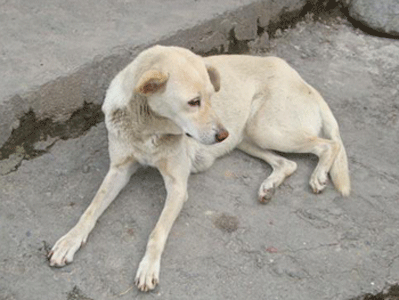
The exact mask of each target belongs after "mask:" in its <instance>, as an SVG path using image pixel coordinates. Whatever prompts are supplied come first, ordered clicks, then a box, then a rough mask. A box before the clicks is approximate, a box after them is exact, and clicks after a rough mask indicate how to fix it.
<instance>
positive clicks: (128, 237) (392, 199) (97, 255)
mask: <svg viewBox="0 0 399 300" xmlns="http://www.w3.org/2000/svg"><path fill="white" fill-rule="evenodd" d="M210 36H211V37H212V38H214V37H213V34H212V35H210ZM277 36H278V38H276V39H273V40H269V39H263V40H262V39H261V38H260V37H258V38H256V39H255V41H254V43H252V44H250V47H249V51H250V53H252V54H255V55H278V56H280V57H283V58H285V59H286V60H287V61H288V62H289V63H290V64H291V65H292V66H294V67H295V68H296V69H297V70H298V71H299V73H300V74H302V76H303V77H304V78H305V79H306V80H307V81H308V82H309V83H310V84H312V85H313V86H314V87H316V88H317V89H318V90H319V91H320V92H321V94H322V95H323V96H324V97H325V99H326V100H327V102H328V103H329V104H330V107H331V108H332V110H333V112H334V114H335V116H336V117H337V119H338V122H339V124H340V128H341V135H342V138H343V140H344V144H345V145H346V149H347V152H348V157H349V163H350V171H351V177H352V183H353V193H352V195H351V196H350V197H349V198H341V197H340V196H339V194H338V193H337V192H336V191H335V190H334V189H333V187H332V186H331V185H329V186H328V187H327V189H326V190H325V191H324V192H323V194H321V195H313V194H312V193H311V192H310V189H309V187H308V181H309V176H310V174H311V172H312V170H313V168H314V167H315V164H316V162H317V160H316V158H315V157H313V156H311V155H292V154H288V155H287V157H288V158H290V159H293V160H294V161H296V162H297V163H298V170H297V171H296V172H295V173H294V174H293V175H292V176H291V177H290V178H289V179H288V180H287V181H286V182H285V183H284V184H283V185H282V186H281V187H280V188H279V189H278V191H277V192H276V194H275V196H274V198H273V200H272V201H271V202H270V203H269V204H268V205H261V204H259V203H258V202H257V200H256V198H257V197H256V193H257V190H258V187H259V185H260V183H261V182H262V181H263V180H264V179H265V178H266V176H268V174H269V173H270V171H271V170H270V168H269V166H267V165H266V164H264V163H262V162H261V161H259V160H257V159H254V158H251V157H249V156H247V155H245V154H243V153H241V152H239V151H234V152H233V153H232V154H231V155H229V156H226V157H223V158H221V159H220V160H218V161H216V163H215V164H214V166H213V167H212V168H211V169H210V170H208V171H206V172H204V173H200V174H197V175H193V176H192V177H190V180H189V201H188V202H187V203H186V204H185V206H184V209H183V211H182V213H181V215H180V217H179V218H178V220H177V222H176V224H175V225H174V227H173V229H172V232H171V235H170V238H169V240H168V243H167V246H166V250H165V253H164V256H163V261H162V268H161V278H160V279H161V282H160V286H159V287H158V288H157V289H156V290H155V291H154V292H152V293H150V294H143V293H140V292H138V291H137V289H136V288H135V287H133V277H134V274H135V271H136V268H137V266H138V263H139V261H140V259H141V256H142V255H143V253H144V250H145V244H146V241H147V238H148V235H149V233H150V232H151V230H152V228H153V226H154V225H155V222H156V221H157V218H158V216H159V214H160V211H161V209H162V206H163V201H164V198H165V194H166V193H165V189H164V186H163V182H162V178H161V176H160V175H159V174H158V172H157V171H155V170H153V169H150V168H148V169H145V168H143V169H141V170H139V171H138V173H137V174H135V175H134V176H133V177H132V179H131V181H130V183H129V184H128V186H127V187H126V188H125V189H124V190H123V191H122V193H121V194H120V196H119V197H118V199H117V200H116V201H115V202H114V203H113V204H112V205H111V206H110V207H109V209H108V210H107V211H106V212H105V214H104V215H103V216H102V218H101V219H100V220H99V222H98V224H97V226H96V228H95V230H94V231H93V233H92V234H91V235H90V237H89V240H88V243H87V245H86V246H85V247H83V249H81V250H80V251H79V252H78V253H77V255H76V257H75V260H74V262H73V263H72V264H71V265H69V266H67V267H65V268H62V269H54V268H50V267H49V266H48V264H47V261H46V258H45V256H46V253H47V251H48V248H49V247H50V246H51V245H52V244H53V243H54V242H55V241H56V240H57V239H58V238H59V237H60V236H61V235H62V234H64V233H65V232H66V231H67V230H68V229H69V228H70V227H71V226H73V225H74V224H75V223H76V221H77V220H78V218H79V217H80V215H81V213H82V212H83V211H84V209H85V208H86V207H87V205H88V204H89V203H90V201H91V199H92V197H93V196H94V194H95V192H96V190H97V188H98V186H99V184H100V183H101V181H102V179H103V177H104V175H105V173H106V171H107V168H108V162H109V160H108V153H107V140H106V130H105V127H104V124H103V123H98V124H97V125H96V126H94V127H92V128H90V129H89V130H88V131H87V132H86V133H85V134H84V135H82V136H80V137H76V138H72V139H68V140H57V141H55V143H54V145H53V146H52V147H51V148H50V149H49V151H47V152H46V153H44V154H43V155H42V156H39V157H37V158H35V159H33V160H22V161H21V164H20V166H19V168H18V170H17V171H16V172H11V173H9V174H7V175H3V176H0V187H1V194H0V200H1V201H0V228H1V231H0V240H1V241H2V245H3V246H2V247H0V269H1V270H2V272H1V273H0V299H3V298H4V299H18V300H24V299H30V300H31V299H33V300H35V299H40V300H42V299H95V300H101V299H107V300H109V299H132V298H133V299H147V298H160V299H166V300H167V299H174V300H175V299H188V298H189V299H285V300H290V299H295V300H300V299H306V300H309V299H315V300H316V299H317V300H322V299H326V300H327V299H337V300H341V299H342V300H349V299H356V300H360V299H361V300H363V299H368V300H369V299H372V298H367V297H371V296H370V295H371V294H373V295H377V296H378V295H381V297H383V295H384V294H387V293H391V294H392V293H394V292H395V291H396V290H395V287H391V286H394V285H395V284H398V282H399V259H398V257H399V247H398V243H397V241H398V240H399V217H398V215H399V214H398V212H399V201H398V199H399V189H398V184H399V172H398V168H397V166H398V165H399V160H398V156H397V152H398V150H399V149H398V145H399V134H398V132H399V131H398V129H399V128H398V127H399V122H398V109H399V107H398V89H399V87H398V85H397V83H398V82H399V56H398V55H399V54H398V53H399V41H397V40H389V39H383V38H378V37H372V36H368V35H366V34H364V33H362V32H359V31H357V30H355V29H353V28H352V27H351V26H350V24H348V23H347V22H346V21H345V20H342V19H334V20H329V22H327V24H323V23H319V22H312V21H311V19H310V18H308V21H307V22H300V23H299V24H297V25H296V27H295V28H293V29H289V30H286V31H284V30H283V31H280V32H279V33H278V34H277ZM183 38H185V37H184V36H183ZM176 39H177V37H175V38H174V39H171V40H169V41H168V42H165V43H174V42H176V43H178V41H177V40H176ZM188 39H189V37H188ZM226 47H228V45H227V46H226ZM226 49H227V48H226ZM196 50H198V48H196ZM46 145H47V144H45V145H43V144H37V145H36V146H37V147H38V149H42V148H43V147H47V146H46ZM221 217H222V218H221ZM220 218H221V219H220ZM218 220H219V222H218ZM369 294H370V295H369ZM386 299H389V298H388V296H387V297H386Z"/></svg>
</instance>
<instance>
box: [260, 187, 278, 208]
mask: <svg viewBox="0 0 399 300" xmlns="http://www.w3.org/2000/svg"><path fill="white" fill-rule="evenodd" d="M275 192H276V188H275V187H274V184H273V183H271V184H270V183H263V184H262V186H261V187H260V189H259V196H258V199H259V202H260V203H262V204H267V203H269V202H270V200H271V199H272V197H273V195H274V193H275Z"/></svg>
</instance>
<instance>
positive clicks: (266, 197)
mask: <svg viewBox="0 0 399 300" xmlns="http://www.w3.org/2000/svg"><path fill="white" fill-rule="evenodd" d="M238 149H240V150H241V151H244V152H245V153H248V154H249V155H251V156H254V157H257V158H260V159H263V160H264V161H266V162H267V163H268V164H269V165H270V166H271V167H272V168H273V171H272V173H271V174H270V176H269V177H268V178H266V180H265V181H263V183H262V184H261V186H260V188H259V201H260V202H261V203H268V202H269V201H270V199H271V198H272V196H273V194H274V192H275V190H276V188H277V187H278V186H279V185H280V184H282V183H283V181H284V179H285V178H286V177H288V176H290V175H291V174H292V173H294V172H295V170H296V167H297V165H296V163H295V162H293V161H291V160H288V159H286V158H284V157H282V156H280V155H277V154H276V153H274V152H272V151H269V150H265V149H262V148H260V147H258V146H256V145H254V144H252V143H250V142H247V141H243V142H241V143H240V144H239V145H238Z"/></svg>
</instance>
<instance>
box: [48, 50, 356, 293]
mask: <svg viewBox="0 0 399 300" xmlns="http://www.w3.org/2000/svg"><path fill="white" fill-rule="evenodd" d="M102 110H103V112H104V114H105V124H106V127H107V131H108V141H109V145H108V147H109V155H110V167H109V171H108V173H107V175H106V176H105V179H104V181H103V183H102V184H101V186H100V188H99V190H98V192H97V194H96V195H95V197H94V199H93V201H92V203H91V204H90V205H89V207H88V208H87V210H86V211H85V212H84V213H83V215H82V216H81V218H80V219H79V221H78V223H77V224H76V225H75V226H74V227H73V228H72V229H71V230H70V231H69V232H68V233H67V234H66V235H64V236H63V237H61V238H60V239H59V240H58V241H57V242H56V244H55V245H54V247H53V248H52V250H51V251H50V252H49V261H50V265H51V266H56V267H62V266H64V265H65V264H67V263H70V262H72V260H73V256H74V254H75V252H76V251H77V250H78V249H79V248H80V246H81V245H82V244H84V243H85V242H86V240H87V237H88V235H89V233H90V232H91V230H92V229H93V228H94V225H95V223H96V221H97V219H98V218H99V217H100V216H101V214H102V213H103V212H104V211H105V209H106V208H107V207H108V206H109V204H110V203H111V202H112V201H113V200H114V199H115V198H116V196H117V195H118V193H119V192H120V191H121V190H122V188H123V187H124V186H125V185H126V184H127V183H128V181H129V179H130V176H131V175H132V174H133V173H134V172H135V171H136V170H137V168H138V166H139V165H149V166H152V167H156V168H157V169H158V170H159V171H160V173H161V175H162V177H163V179H164V182H165V186H166V190H167V197H166V200H165V206H164V208H163V210H162V213H161V215H160V217H159V220H158V222H157V224H156V226H155V228H154V230H153V231H152V233H151V235H150V237H149V240H148V244H147V248H146V251H145V255H144V257H143V259H142V260H141V262H140V264H139V267H138V271H137V275H136V279H135V284H136V285H137V287H138V288H139V289H140V290H141V291H149V290H152V289H154V287H155V286H156V285H157V284H158V283H159V271H160V262H161V255H162V252H163V250H164V247H165V242H166V240H167V237H168V234H169V232H170V230H171V228H172V225H173V223H174V221H175V220H176V218H177V216H178V214H179V212H180V210H181V209H182V207H183V204H184V202H185V201H187V198H188V195H187V179H188V177H189V175H190V173H191V172H199V171H204V170H206V169H207V168H209V167H210V166H211V165H212V163H213V162H214V160H215V159H216V158H217V157H219V156H222V155H224V154H226V153H228V152H230V151H232V150H233V149H234V148H238V149H240V150H242V151H244V152H246V153H248V154H249V155H251V156H254V157H257V158H260V159H262V160H264V161H266V162H267V163H268V164H270V165H271V167H272V169H273V170H272V173H271V174H270V176H269V177H268V178H266V179H265V180H264V182H263V183H262V184H261V187H260V189H259V200H260V201H261V202H263V203H267V202H268V201H270V199H271V198H272V196H273V194H274V193H275V190H276V188H277V187H278V186H279V185H280V184H281V183H282V182H283V181H284V179H285V178H286V177H287V176H290V175H291V174H292V173H294V171H295V170H296V168H297V165H296V163H295V162H293V161H290V160H288V159H286V158H284V157H282V156H281V155H278V154H276V153H275V152H274V151H273V150H275V151H278V152H292V153H313V154H315V155H317V156H318V157H319V161H318V164H317V166H316V168H315V170H314V171H313V173H312V175H311V177H310V187H311V189H312V190H313V192H314V193H320V192H321V191H323V189H324V188H325V187H326V184H327V180H328V173H329V174H330V177H331V179H332V182H333V183H334V185H335V187H336V189H337V190H338V191H339V192H340V193H341V194H342V195H343V196H348V195H349V193H350V178H349V171H348V162H347V155H346V152H345V148H344V145H343V143H342V140H341V137H340V133H339V128H338V124H337V121H336V119H335V118H334V116H333V114H332V112H331V110H330V108H329V107H328V105H327V104H326V102H325V101H324V100H323V98H322V97H321V95H320V94H319V93H318V92H317V91H316V90H315V89H314V88H313V87H311V86H310V85H309V84H307V83H306V82H305V81H304V80H303V79H302V78H301V77H300V75H299V74H298V73H297V72H296V71H295V70H294V69H292V68H291V67H290V66H289V65H288V64H287V63H286V62H285V61H284V60H282V59H280V58H276V57H256V56H249V55H220V56H211V57H206V58H203V57H200V56H198V55H196V54H194V53H193V52H191V51H189V50H187V49H184V48H179V47H165V46H154V47H151V48H149V49H147V50H145V51H143V52H141V53H140V54H139V55H138V56H137V57H136V59H134V60H133V62H132V63H130V64H129V65H128V66H127V67H126V68H125V69H124V70H122V71H121V72H120V73H119V74H118V75H117V76H116V77H115V78H114V79H113V80H112V82H111V84H110V86H109V88H108V90H107V93H106V97H105V100H104V104H103V106H102Z"/></svg>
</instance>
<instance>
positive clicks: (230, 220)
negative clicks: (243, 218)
mask: <svg viewBox="0 0 399 300" xmlns="http://www.w3.org/2000/svg"><path fill="white" fill-rule="evenodd" d="M213 224H214V225H215V226H216V228H218V229H220V230H222V231H224V232H228V233H232V232H234V231H236V230H237V229H238V225H239V224H240V221H239V220H238V217H237V216H231V215H228V214H224V213H223V214H221V215H219V216H217V217H215V218H214V220H213Z"/></svg>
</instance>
